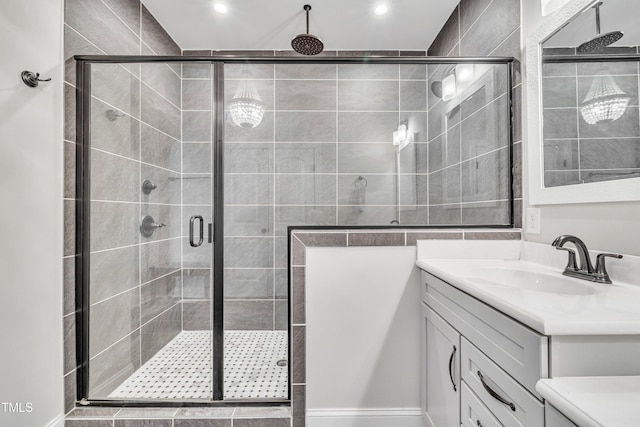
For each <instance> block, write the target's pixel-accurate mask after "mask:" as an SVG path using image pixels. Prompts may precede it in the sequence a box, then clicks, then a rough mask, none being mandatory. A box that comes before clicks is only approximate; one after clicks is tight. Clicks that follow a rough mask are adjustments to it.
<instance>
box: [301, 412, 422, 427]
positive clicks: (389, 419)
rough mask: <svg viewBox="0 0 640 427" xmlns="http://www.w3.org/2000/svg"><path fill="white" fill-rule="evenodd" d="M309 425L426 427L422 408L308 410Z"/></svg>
mask: <svg viewBox="0 0 640 427" xmlns="http://www.w3.org/2000/svg"><path fill="white" fill-rule="evenodd" d="M307 427H424V422H423V421H422V412H421V411H420V408H403V409H396V408H381V409H314V410H307Z"/></svg>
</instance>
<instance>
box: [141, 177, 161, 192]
mask: <svg viewBox="0 0 640 427" xmlns="http://www.w3.org/2000/svg"><path fill="white" fill-rule="evenodd" d="M156 188H158V186H157V185H155V184H154V183H153V182H151V181H149V180H148V179H145V180H144V182H143V183H142V192H143V193H144V194H151V192H152V191H153V190H155V189H156Z"/></svg>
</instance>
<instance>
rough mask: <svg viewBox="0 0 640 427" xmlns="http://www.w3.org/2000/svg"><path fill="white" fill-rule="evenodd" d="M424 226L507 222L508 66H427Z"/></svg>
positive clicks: (508, 208)
mask: <svg viewBox="0 0 640 427" xmlns="http://www.w3.org/2000/svg"><path fill="white" fill-rule="evenodd" d="M428 72H429V80H428V104H429V105H428V108H429V113H428V116H429V122H428V132H427V134H428V137H427V140H428V144H427V148H428V153H427V158H428V165H427V169H428V194H429V224H430V225H485V224H491V225H496V224H505V225H507V224H509V223H510V215H511V179H510V178H511V171H510V166H511V149H512V147H511V133H510V132H511V126H510V118H511V116H510V108H511V105H510V102H511V98H510V88H509V83H510V79H509V66H508V65H505V64H494V65H492V64H470V63H462V64H450V65H437V66H434V65H429V67H428Z"/></svg>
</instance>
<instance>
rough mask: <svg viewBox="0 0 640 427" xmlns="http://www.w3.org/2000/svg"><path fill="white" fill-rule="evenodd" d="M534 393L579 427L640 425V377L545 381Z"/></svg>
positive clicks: (540, 382) (575, 378)
mask: <svg viewBox="0 0 640 427" xmlns="http://www.w3.org/2000/svg"><path fill="white" fill-rule="evenodd" d="M536 390H537V391H538V393H540V394H541V395H542V397H544V398H545V399H546V400H547V401H548V402H549V403H550V404H551V405H553V406H554V407H555V408H556V409H558V410H559V411H560V412H562V413H563V414H564V415H565V416H566V417H567V418H569V419H570V420H571V421H573V422H574V423H576V424H577V425H579V426H580V427H632V426H633V427H635V426H638V425H640V421H639V419H640V415H639V414H638V404H639V403H640V377H639V376H628V377H580V378H577V377H574V378H552V379H544V380H540V381H538V383H537V384H536Z"/></svg>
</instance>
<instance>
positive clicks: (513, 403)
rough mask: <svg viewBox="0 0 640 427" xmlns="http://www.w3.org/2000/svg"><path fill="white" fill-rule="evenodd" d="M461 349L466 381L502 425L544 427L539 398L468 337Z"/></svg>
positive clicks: (542, 406)
mask: <svg viewBox="0 0 640 427" xmlns="http://www.w3.org/2000/svg"><path fill="white" fill-rule="evenodd" d="M461 347H462V352H461V354H460V356H461V361H460V364H461V366H460V368H461V370H462V372H461V376H462V380H463V381H464V382H465V383H466V384H467V385H468V386H469V388H470V389H471V390H473V392H474V393H475V394H476V395H477V396H478V398H479V399H480V400H481V401H482V402H483V403H484V404H485V405H486V407H487V408H489V410H490V411H491V412H492V413H493V415H495V417H496V418H497V419H498V420H499V421H500V423H501V424H502V425H504V426H505V427H538V426H539V427H542V426H544V405H543V404H542V403H541V402H540V401H538V399H536V398H535V397H534V396H532V395H531V394H530V393H529V392H528V391H527V390H526V389H525V388H524V387H522V386H521V385H520V384H518V383H517V382H516V381H515V380H514V379H513V378H511V377H510V376H509V375H508V374H507V373H506V372H504V371H503V370H502V369H501V368H500V367H499V366H498V365H496V364H495V363H493V362H492V361H491V360H490V359H489V358H488V357H487V356H485V355H484V354H482V352H481V351H480V350H478V349H477V348H476V347H474V345H473V344H471V343H470V342H469V341H467V340H466V339H465V338H464V337H463V338H462V339H461ZM492 393H493V394H494V395H492ZM500 399H502V400H503V401H504V402H501V401H500ZM505 402H506V403H505Z"/></svg>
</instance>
